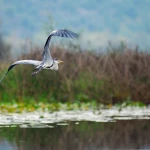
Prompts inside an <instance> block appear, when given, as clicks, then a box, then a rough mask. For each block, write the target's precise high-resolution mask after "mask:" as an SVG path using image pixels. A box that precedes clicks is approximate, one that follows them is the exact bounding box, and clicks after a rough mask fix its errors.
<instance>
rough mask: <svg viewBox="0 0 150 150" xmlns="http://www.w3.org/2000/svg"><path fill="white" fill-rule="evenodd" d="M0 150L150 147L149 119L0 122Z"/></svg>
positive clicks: (132, 149)
mask: <svg viewBox="0 0 150 150" xmlns="http://www.w3.org/2000/svg"><path fill="white" fill-rule="evenodd" d="M0 150H150V120H146V119H144V120H135V119H134V120H116V121H113V122H92V121H69V122H66V121H65V122H59V123H51V124H44V126H41V124H40V125H39V126H38V124H37V125H36V126H32V123H31V124H22V125H15V124H13V125H5V126H2V125H1V127H0Z"/></svg>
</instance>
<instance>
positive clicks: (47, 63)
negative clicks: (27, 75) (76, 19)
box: [0, 29, 78, 83]
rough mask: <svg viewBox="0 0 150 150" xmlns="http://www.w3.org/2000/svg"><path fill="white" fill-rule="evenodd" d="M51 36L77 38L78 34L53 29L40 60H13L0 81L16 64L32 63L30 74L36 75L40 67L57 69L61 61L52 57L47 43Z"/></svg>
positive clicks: (48, 41)
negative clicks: (32, 68) (32, 67)
mask: <svg viewBox="0 0 150 150" xmlns="http://www.w3.org/2000/svg"><path fill="white" fill-rule="evenodd" d="M52 36H58V37H67V38H77V37H78V35H77V34H76V33H74V32H72V31H69V30H66V29H60V30H54V31H52V32H51V33H50V35H49V36H48V38H47V40H46V43H45V46H44V50H43V54H42V61H38V60H19V61H16V62H14V63H13V64H12V65H10V66H9V68H8V70H7V72H6V73H5V74H4V75H3V77H2V78H1V79H0V83H1V81H2V80H3V78H4V77H5V75H6V74H7V73H8V72H9V71H10V70H11V69H12V68H13V67H14V66H16V65H19V64H27V65H34V66H36V68H35V69H34V72H33V73H32V76H34V75H36V74H37V73H38V72H40V71H41V70H42V69H51V70H58V64H59V63H62V62H63V61H61V60H59V59H57V58H54V59H53V58H52V56H51V54H50V51H49V43H50V40H51V38H52Z"/></svg>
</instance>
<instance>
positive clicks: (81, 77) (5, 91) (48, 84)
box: [0, 47, 150, 104]
mask: <svg viewBox="0 0 150 150" xmlns="http://www.w3.org/2000/svg"><path fill="white" fill-rule="evenodd" d="M41 53H42V50H38V49H37V50H36V51H35V52H34V51H32V52H31V53H30V54H27V55H23V56H22V57H21V58H19V59H38V60H40V59H41ZM52 55H53V56H54V57H56V58H59V59H61V60H64V64H60V68H59V70H58V71H50V70H43V71H41V72H40V73H39V74H37V75H36V76H35V77H32V76H31V73H32V70H33V69H34V68H33V67H32V66H27V65H24V66H19V65H18V66H16V67H15V68H14V69H12V70H11V71H10V72H9V73H8V74H7V76H6V77H5V78H4V80H3V82H2V84H1V85H0V102H8V101H16V102H48V103H49V102H56V101H57V102H70V103H72V102H91V101H94V102H97V103H104V104H114V103H118V102H123V101H126V100H128V101H129V100H130V101H141V102H143V103H146V104H148V103H149V102H150V92H149V89H150V54H149V53H147V52H139V51H138V50H137V49H134V50H133V49H132V50H131V49H128V48H124V50H123V51H122V50H119V51H118V49H116V50H113V51H111V52H108V53H107V54H95V53H94V52H87V51H85V52H73V51H67V50H65V49H61V48H59V47H54V48H53V49H52ZM10 64H11V63H8V64H2V65H1V68H0V76H2V75H3V73H4V72H5V71H6V70H7V68H8V66H9V65H10Z"/></svg>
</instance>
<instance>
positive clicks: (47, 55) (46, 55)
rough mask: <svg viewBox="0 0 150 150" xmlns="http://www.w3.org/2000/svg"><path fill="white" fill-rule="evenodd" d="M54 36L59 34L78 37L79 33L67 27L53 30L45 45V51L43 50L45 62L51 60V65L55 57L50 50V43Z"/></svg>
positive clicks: (60, 35)
mask: <svg viewBox="0 0 150 150" xmlns="http://www.w3.org/2000/svg"><path fill="white" fill-rule="evenodd" d="M52 36H58V37H68V38H77V37H78V35H77V34H76V33H74V32H72V31H69V30H66V29H60V30H54V31H53V32H51V34H50V35H49V37H48V38H47V40H46V43H45V46H44V51H43V54H42V56H43V63H45V62H46V61H48V62H49V65H52V63H53V59H52V57H51V54H50V51H49V43H50V40H51V37H52Z"/></svg>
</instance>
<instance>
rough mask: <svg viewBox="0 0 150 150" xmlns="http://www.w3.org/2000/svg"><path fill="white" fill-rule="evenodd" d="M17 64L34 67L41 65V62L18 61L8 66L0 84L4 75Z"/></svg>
mask: <svg viewBox="0 0 150 150" xmlns="http://www.w3.org/2000/svg"><path fill="white" fill-rule="evenodd" d="M19 64H26V65H34V66H38V65H40V64H41V61H37V60H19V61H16V62H14V63H13V64H12V65H10V66H9V68H8V70H7V72H6V73H5V74H4V75H3V76H2V78H1V79H0V83H1V81H2V80H3V78H4V77H5V75H6V74H7V73H8V72H9V71H10V70H11V69H12V68H13V67H14V66H16V65H19Z"/></svg>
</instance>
